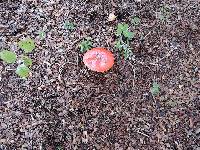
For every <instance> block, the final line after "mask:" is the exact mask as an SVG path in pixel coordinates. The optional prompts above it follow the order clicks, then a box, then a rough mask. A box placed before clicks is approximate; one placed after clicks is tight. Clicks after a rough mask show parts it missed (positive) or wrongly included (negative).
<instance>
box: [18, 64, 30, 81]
mask: <svg viewBox="0 0 200 150" xmlns="http://www.w3.org/2000/svg"><path fill="white" fill-rule="evenodd" d="M29 73H30V69H29V68H28V67H27V66H26V65H24V64H21V65H19V66H18V67H17V70H16V74H17V75H18V76H20V77H21V78H27V77H28V76H29Z"/></svg>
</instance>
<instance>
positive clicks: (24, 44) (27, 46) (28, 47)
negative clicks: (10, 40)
mask: <svg viewBox="0 0 200 150" xmlns="http://www.w3.org/2000/svg"><path fill="white" fill-rule="evenodd" d="M18 45H19V48H21V49H22V50H24V52H25V53H30V52H32V50H33V49H34V48H35V43H34V41H33V40H32V39H25V40H21V41H19V43H18Z"/></svg>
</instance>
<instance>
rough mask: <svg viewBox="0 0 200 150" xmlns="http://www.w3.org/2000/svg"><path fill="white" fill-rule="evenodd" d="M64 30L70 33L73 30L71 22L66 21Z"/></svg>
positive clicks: (73, 26)
mask: <svg viewBox="0 0 200 150" xmlns="http://www.w3.org/2000/svg"><path fill="white" fill-rule="evenodd" d="M64 28H65V29H67V30H70V31H71V30H74V29H75V25H74V23H72V22H69V21H66V22H65V23H64Z"/></svg>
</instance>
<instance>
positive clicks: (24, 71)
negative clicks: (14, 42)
mask: <svg viewBox="0 0 200 150" xmlns="http://www.w3.org/2000/svg"><path fill="white" fill-rule="evenodd" d="M18 45H19V47H20V48H21V49H23V50H24V52H25V53H28V52H32V50H33V49H34V48H35V44H34V41H33V40H32V39H25V40H21V41H20V42H19V43H18ZM0 59H2V60H3V61H4V62H5V63H9V64H13V63H15V62H16V59H17V56H16V54H15V53H14V52H12V51H9V50H3V51H1V52H0ZM19 62H20V64H19V65H18V67H17V69H16V71H15V72H16V74H17V75H19V76H20V77H21V78H27V77H28V76H29V73H30V68H29V67H31V66H32V60H31V58H29V57H28V56H26V55H23V56H20V61H19Z"/></svg>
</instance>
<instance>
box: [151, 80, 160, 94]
mask: <svg viewBox="0 0 200 150" xmlns="http://www.w3.org/2000/svg"><path fill="white" fill-rule="evenodd" d="M150 91H151V93H152V95H158V94H159V93H160V86H159V84H157V83H156V82H154V83H153V86H152V87H151V88H150Z"/></svg>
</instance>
